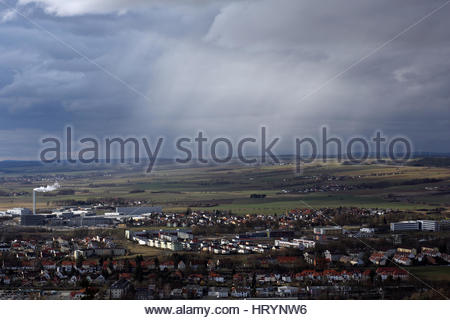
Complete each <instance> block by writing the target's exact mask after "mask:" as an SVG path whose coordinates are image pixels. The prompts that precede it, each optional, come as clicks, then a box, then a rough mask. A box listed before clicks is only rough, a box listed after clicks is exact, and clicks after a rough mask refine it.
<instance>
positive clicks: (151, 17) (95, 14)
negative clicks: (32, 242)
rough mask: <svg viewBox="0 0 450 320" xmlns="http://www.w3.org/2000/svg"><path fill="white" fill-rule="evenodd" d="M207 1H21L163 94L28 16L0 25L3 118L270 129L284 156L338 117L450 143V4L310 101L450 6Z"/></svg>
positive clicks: (428, 142)
mask: <svg viewBox="0 0 450 320" xmlns="http://www.w3.org/2000/svg"><path fill="white" fill-rule="evenodd" d="M194 2H195V1H182V0H180V1H174V2H170V1H156V0H155V1H150V2H149V1H137V0H136V1H56V0H55V1H52V0H41V1H28V0H22V1H20V2H19V3H20V4H21V5H22V7H21V8H27V10H30V12H29V16H30V17H31V18H32V19H33V20H34V21H36V22H37V23H39V24H41V25H42V26H44V27H45V28H46V29H47V30H49V31H51V32H52V33H54V34H55V35H56V36H57V37H59V38H61V39H64V41H66V42H67V43H70V45H72V46H73V47H75V48H77V49H78V50H80V51H81V52H82V53H83V54H85V55H86V56H87V57H89V58H90V59H92V60H93V61H95V62H96V63H98V64H100V65H101V66H103V67H104V68H106V69H107V70H108V71H110V72H111V73H113V74H115V75H117V76H118V77H120V78H121V79H122V80H123V81H125V82H127V83H128V84H129V85H130V86H132V87H133V88H136V89H137V90H139V91H140V92H142V93H143V94H145V95H146V96H149V97H150V101H147V100H146V99H143V98H142V97H141V96H139V95H136V94H135V93H134V92H132V91H130V90H129V88H127V87H125V86H123V85H122V84H121V83H120V82H118V81H116V80H115V79H113V78H111V77H109V76H108V75H107V74H105V73H104V72H102V70H99V69H98V68H96V67H95V66H94V65H92V64H90V63H89V62H87V61H86V60H84V59H83V58H82V57H79V56H78V55H77V54H76V53H74V52H73V51H71V50H70V49H68V48H67V47H65V46H63V45H61V44H60V43H58V42H55V41H54V40H53V39H52V38H50V37H48V35H46V34H45V33H42V32H41V31H39V30H36V29H35V28H33V27H32V26H31V25H30V24H29V23H27V22H26V21H24V20H23V19H20V17H15V19H9V20H7V21H5V22H3V23H2V24H1V27H2V28H1V29H0V39H1V40H0V70H1V71H2V73H1V75H0V110H1V112H3V116H2V118H0V125H1V126H2V128H4V130H7V131H10V130H15V131H16V132H18V130H23V135H26V134H30V135H31V134H35V132H42V133H43V134H45V133H48V134H61V133H62V129H63V128H64V126H65V125H67V124H72V125H73V126H74V127H75V128H76V131H77V132H80V133H83V134H94V135H97V136H103V135H111V134H112V135H125V136H126V135H133V136H141V135H148V136H151V137H154V136H160V135H161V136H165V137H167V138H168V139H171V138H174V137H178V136H182V135H194V134H196V133H197V131H198V130H204V131H207V133H208V135H209V136H211V137H212V136H216V135H223V134H225V135H228V136H230V137H232V138H238V137H241V136H242V135H257V134H258V130H259V128H260V126H261V125H267V126H269V129H270V132H271V134H272V135H279V136H283V137H286V141H287V142H286V146H285V147H284V149H283V148H281V149H282V150H280V152H291V151H292V150H291V141H292V136H294V135H295V136H304V135H316V136H317V134H318V132H319V129H320V126H321V125H328V126H329V127H330V130H331V132H332V133H333V134H335V135H342V136H344V137H349V136H352V135H371V134H372V133H373V132H374V131H375V130H376V129H382V130H383V131H384V132H385V133H386V134H389V135H395V134H403V135H407V136H409V137H411V139H413V140H414V142H415V145H416V146H417V148H418V150H421V151H450V149H448V148H449V147H448V144H447V145H445V144H443V141H445V138H443V137H444V136H446V135H448V124H449V122H450V108H449V102H450V101H449V92H448V87H449V85H450V76H449V75H450V73H449V69H450V66H449V63H448V55H449V53H450V45H449V41H448V40H449V37H450V35H449V34H448V31H447V30H448V29H449V28H450V22H449V21H448V19H446V16H447V15H448V12H449V11H450V6H449V7H447V8H444V9H442V11H441V12H438V13H436V14H435V15H433V16H432V17H430V18H429V19H427V20H426V21H424V22H423V23H421V24H419V25H417V26H416V27H415V28H413V29H411V30H410V31H409V32H407V33H406V34H404V35H402V36H401V37H400V38H399V39H397V40H396V41H394V42H392V43H391V44H389V45H388V46H386V47H385V48H383V50H380V51H379V52H377V53H376V54H374V55H373V56H371V57H370V58H369V59H367V60H365V61H364V62H362V63H361V64H359V65H358V66H357V67H355V68H353V69H352V70H350V71H349V72H348V73H346V74H345V75H343V76H342V77H339V78H338V79H336V80H335V81H332V82H330V83H328V85H327V86H325V87H324V88H322V89H321V90H319V91H318V92H317V93H315V94H313V95H311V96H308V98H307V99H303V97H304V96H305V95H309V94H310V93H311V92H315V90H316V89H317V88H320V87H321V85H322V84H324V83H325V82H327V80H329V79H330V78H332V77H333V76H334V75H336V74H338V73H339V72H341V71H343V70H345V69H346V68H347V67H348V66H349V65H351V64H352V63H354V62H355V61H357V60H358V59H359V58H361V57H362V56H364V55H366V54H367V53H369V52H371V51H372V50H373V49H374V48H376V47H378V46H379V45H380V44H382V43H383V42H384V41H386V40H389V39H390V38H392V37H393V36H395V35H396V34H397V33H398V32H400V31H401V30H403V29H404V28H406V27H407V26H409V25H411V24H412V23H414V22H415V21H417V20H418V19H419V18H421V17H423V16H424V15H425V14H427V13H428V12H430V11H431V10H432V9H433V8H436V7H437V6H439V5H440V4H442V3H444V1H442V0H431V1H420V0H411V1H406V0H402V1H396V2H395V3H393V2H392V1H388V0H378V1H368V0H358V1H357V0H350V1H346V2H345V4H337V3H336V1H331V0H325V1H321V2H320V3H319V2H313V1H294V0H284V1H281V2H280V1H268V0H259V1H256V0H255V1H233V2H221V1H213V2H212V3H210V2H208V4H206V3H204V2H201V3H199V2H195V3H194ZM35 4H39V6H41V8H44V11H43V10H42V9H40V8H39V7H36V6H35ZM23 5H26V6H25V7H23ZM117 13H121V14H117ZM5 132H6V131H5ZM5 134H6V133H5ZM15 136H17V134H16V135H13V137H15ZM20 139H21V140H20ZM20 139H19V140H20V143H24V144H25V143H26V141H27V139H25V138H20ZM19 140H18V141H19ZM29 141H34V140H32V139H29ZM33 143H34V142H33ZM33 143H31V142H30V145H29V146H28V147H27V148H23V149H24V150H29V149H33V146H34V147H35V148H36V146H35V145H33ZM9 147H11V148H14V145H13V144H11V145H9ZM28 148H29V149H28ZM0 149H1V150H0V153H1V152H6V151H5V150H6V149H5V147H3V148H0ZM2 150H4V151H2ZM24 152H25V151H24ZM26 152H28V153H29V151H26ZM9 154H10V153H9ZM29 154H32V155H33V153H29Z"/></svg>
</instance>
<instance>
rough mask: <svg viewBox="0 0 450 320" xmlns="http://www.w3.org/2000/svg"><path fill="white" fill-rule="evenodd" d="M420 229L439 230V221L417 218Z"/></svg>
mask: <svg viewBox="0 0 450 320" xmlns="http://www.w3.org/2000/svg"><path fill="white" fill-rule="evenodd" d="M419 224H420V230H423V231H434V232H436V231H439V222H437V221H434V220H419Z"/></svg>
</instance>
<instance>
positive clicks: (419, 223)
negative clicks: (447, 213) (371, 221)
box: [390, 220, 445, 232]
mask: <svg viewBox="0 0 450 320" xmlns="http://www.w3.org/2000/svg"><path fill="white" fill-rule="evenodd" d="M444 221H445V220H444ZM440 225H442V221H441V222H440V223H439V222H438V221H435V220H416V221H399V222H392V223H391V225H390V226H391V231H392V232H395V231H433V232H436V231H439V230H440Z"/></svg>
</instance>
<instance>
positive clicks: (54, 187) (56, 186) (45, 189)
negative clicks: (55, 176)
mask: <svg viewBox="0 0 450 320" xmlns="http://www.w3.org/2000/svg"><path fill="white" fill-rule="evenodd" d="M59 188H61V186H60V185H59V183H58V182H55V183H54V184H52V185H48V186H46V187H39V188H35V189H33V214H36V193H37V192H44V193H45V192H52V191H55V190H58V189H59Z"/></svg>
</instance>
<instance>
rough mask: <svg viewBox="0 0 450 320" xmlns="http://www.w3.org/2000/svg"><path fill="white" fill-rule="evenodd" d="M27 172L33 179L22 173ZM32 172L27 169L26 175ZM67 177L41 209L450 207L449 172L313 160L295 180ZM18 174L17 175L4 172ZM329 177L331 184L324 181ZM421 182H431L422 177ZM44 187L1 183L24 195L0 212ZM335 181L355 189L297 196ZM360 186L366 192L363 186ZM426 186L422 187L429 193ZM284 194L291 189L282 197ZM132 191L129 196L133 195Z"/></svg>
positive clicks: (120, 171) (233, 171)
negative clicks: (69, 205)
mask: <svg viewBox="0 0 450 320" xmlns="http://www.w3.org/2000/svg"><path fill="white" fill-rule="evenodd" d="M27 170H28V171H27V175H28V176H31V175H36V174H38V173H37V172H38V171H39V170H38V169H36V170H35V172H33V171H32V170H31V169H27ZM30 170H31V171H30ZM46 170H47V172H46V173H45V175H46V176H47V178H48V176H50V177H52V176H55V177H56V175H57V174H59V175H60V174H64V175H65V178H64V179H62V180H60V183H61V185H62V186H63V189H62V190H73V192H74V194H70V195H62V194H59V195H58V194H57V193H56V194H55V193H52V194H39V195H38V208H40V209H44V208H53V207H55V206H57V205H58V204H60V201H66V200H76V201H86V200H99V201H101V200H104V199H117V198H120V199H126V200H130V201H131V200H133V201H146V202H147V203H150V204H152V205H161V206H163V207H164V208H165V209H166V210H167V211H169V210H173V211H185V210H187V208H188V207H192V208H198V209H205V210H212V209H225V210H232V211H233V212H234V213H239V214H249V213H261V214H273V213H284V212H285V211H286V210H291V209H295V208H304V207H306V205H305V202H306V203H307V204H308V205H310V206H312V207H314V208H323V207H340V206H347V207H348V206H354V207H365V208H391V209H403V210H419V209H432V208H446V209H447V210H448V209H449V208H450V169H449V168H445V167H442V168H437V167H414V166H393V165H381V164H362V165H342V164H337V163H335V162H328V163H322V162H316V163H313V164H310V165H308V166H307V167H305V169H304V171H303V174H302V175H301V176H296V175H295V173H294V166H293V165H283V166H279V165H274V166H255V167H248V166H247V167H244V166H240V165H227V166H222V167H213V166H207V167H197V168H187V167H176V166H173V165H161V166H159V167H158V168H157V170H156V171H154V172H153V173H152V174H151V175H147V174H145V173H143V171H142V170H133V169H132V168H128V167H126V168H124V167H121V168H116V167H115V168H101V169H95V170H75V169H74V170H72V171H70V170H67V168H65V169H64V171H63V172H57V171H58V168H55V172H51V171H49V170H48V168H46ZM5 176H7V177H20V176H21V175H20V170H16V172H14V173H7V174H6V175H5ZM329 179H334V180H329ZM423 179H432V180H424V181H422V180H423ZM41 184H46V182H32V183H30V182H26V181H25V182H24V181H11V182H4V183H2V184H1V185H0V191H3V193H5V192H26V193H27V194H25V195H19V196H5V195H1V196H0V209H7V208H11V207H31V200H32V196H31V191H32V188H33V187H36V186H39V185H41ZM329 184H338V185H341V186H342V185H345V186H354V187H355V189H354V190H338V191H325V192H311V193H302V192H298V190H303V189H304V188H307V187H311V186H315V187H317V186H319V187H321V186H326V185H329ZM361 185H363V186H364V187H362V188H361ZM426 188H427V189H426ZM283 190H287V191H290V192H289V193H284V192H283ZM133 191H134V192H133ZM251 194H264V195H266V197H265V198H264V199H251V198H250V195H251Z"/></svg>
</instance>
